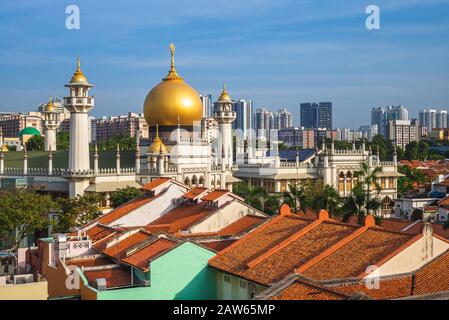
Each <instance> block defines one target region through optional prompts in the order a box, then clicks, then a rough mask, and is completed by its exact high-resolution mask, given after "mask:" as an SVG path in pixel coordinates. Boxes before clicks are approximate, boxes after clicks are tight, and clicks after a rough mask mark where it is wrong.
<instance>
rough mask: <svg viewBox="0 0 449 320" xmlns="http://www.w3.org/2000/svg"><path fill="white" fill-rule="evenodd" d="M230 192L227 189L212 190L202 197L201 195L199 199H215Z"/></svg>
mask: <svg viewBox="0 0 449 320" xmlns="http://www.w3.org/2000/svg"><path fill="white" fill-rule="evenodd" d="M228 193H230V192H229V191H228V190H218V189H216V190H214V191H212V192H210V193H208V194H206V195H205V196H204V197H202V198H201V199H202V200H204V201H215V200H217V199H219V198H221V197H222V196H224V195H226V194H228Z"/></svg>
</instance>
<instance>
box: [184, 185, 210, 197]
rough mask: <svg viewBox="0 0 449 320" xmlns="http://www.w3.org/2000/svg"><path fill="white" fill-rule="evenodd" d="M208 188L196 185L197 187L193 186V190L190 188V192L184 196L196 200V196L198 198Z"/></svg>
mask: <svg viewBox="0 0 449 320" xmlns="http://www.w3.org/2000/svg"><path fill="white" fill-rule="evenodd" d="M208 190H209V189H207V188H200V187H196V188H193V189H192V190H190V191H189V192H187V193H186V194H184V198H186V199H190V200H195V199H196V198H198V196H200V195H202V194H203V193H204V192H206V191H208Z"/></svg>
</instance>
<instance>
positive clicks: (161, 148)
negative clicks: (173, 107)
mask: <svg viewBox="0 0 449 320" xmlns="http://www.w3.org/2000/svg"><path fill="white" fill-rule="evenodd" d="M161 152H162V153H168V150H167V147H166V146H165V144H164V143H163V142H162V140H161V139H160V138H159V125H158V124H157V123H156V137H154V139H153V143H152V144H151V145H150V146H149V147H148V153H161Z"/></svg>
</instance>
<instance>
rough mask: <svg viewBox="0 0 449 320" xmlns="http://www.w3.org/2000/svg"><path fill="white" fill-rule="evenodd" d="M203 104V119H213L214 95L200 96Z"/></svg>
mask: <svg viewBox="0 0 449 320" xmlns="http://www.w3.org/2000/svg"><path fill="white" fill-rule="evenodd" d="M200 99H201V103H202V104H203V118H204V117H206V118H207V117H212V113H213V110H212V106H213V104H212V95H211V94H208V95H200Z"/></svg>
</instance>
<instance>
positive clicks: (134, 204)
mask: <svg viewBox="0 0 449 320" xmlns="http://www.w3.org/2000/svg"><path fill="white" fill-rule="evenodd" d="M156 197H158V196H156ZM156 197H140V198H136V199H134V200H131V201H130V202H127V203H125V204H124V205H122V206H120V207H118V208H116V209H114V210H112V211H111V212H108V213H106V214H104V215H102V216H101V217H99V218H98V219H96V220H94V221H98V222H99V223H101V224H106V225H108V224H110V223H112V222H114V221H115V220H117V219H120V218H121V217H123V216H126V215H127V214H128V213H130V212H131V211H134V210H136V209H137V208H139V207H141V206H143V205H145V204H147V203H149V202H151V201H153V200H154V199H155V198H156ZM89 224H91V223H89Z"/></svg>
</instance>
